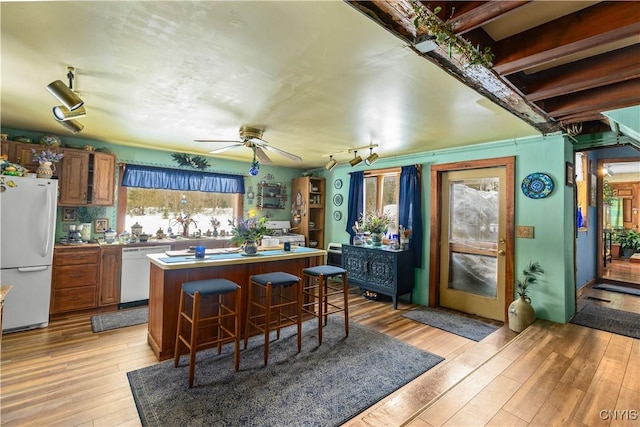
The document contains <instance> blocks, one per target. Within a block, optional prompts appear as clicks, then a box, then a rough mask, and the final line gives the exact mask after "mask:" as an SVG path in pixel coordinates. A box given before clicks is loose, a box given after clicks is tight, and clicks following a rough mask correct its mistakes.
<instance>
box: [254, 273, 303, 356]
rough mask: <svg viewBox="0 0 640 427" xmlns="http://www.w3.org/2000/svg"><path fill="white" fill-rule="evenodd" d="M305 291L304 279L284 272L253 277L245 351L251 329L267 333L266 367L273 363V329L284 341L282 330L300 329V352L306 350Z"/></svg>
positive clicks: (265, 339) (265, 343)
mask: <svg viewBox="0 0 640 427" xmlns="http://www.w3.org/2000/svg"><path fill="white" fill-rule="evenodd" d="M301 296H302V288H301V286H300V278H299V277H298V276H294V275H293V274H289V273H284V272H274V273H264V274H255V275H253V276H251V277H250V278H249V293H248V295H247V322H246V327H245V331H244V333H245V335H244V348H247V343H248V342H249V334H250V332H251V328H252V327H253V328H254V329H257V330H259V331H260V332H262V333H263V334H264V365H265V366H266V365H267V361H268V360H269V338H270V334H271V331H272V330H275V331H276V339H280V329H282V328H284V327H286V326H291V325H297V326H298V353H299V352H300V350H301V349H302V304H301V302H302V301H301V299H300V298H301Z"/></svg>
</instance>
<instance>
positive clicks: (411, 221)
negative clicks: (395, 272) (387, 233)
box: [398, 165, 424, 268]
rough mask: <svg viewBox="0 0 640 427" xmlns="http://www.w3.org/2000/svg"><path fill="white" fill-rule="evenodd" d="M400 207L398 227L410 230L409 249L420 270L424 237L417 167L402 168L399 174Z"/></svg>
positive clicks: (418, 170)
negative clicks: (410, 248)
mask: <svg viewBox="0 0 640 427" xmlns="http://www.w3.org/2000/svg"><path fill="white" fill-rule="evenodd" d="M399 203H400V206H399V207H398V225H403V226H404V228H406V229H411V237H410V240H411V247H412V248H413V255H414V258H415V266H416V267H418V268H422V254H423V252H424V249H423V247H422V246H423V240H424V236H423V233H422V197H421V192H420V169H419V166H415V165H412V166H403V167H402V172H401V173H400V200H399Z"/></svg>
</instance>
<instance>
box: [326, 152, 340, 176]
mask: <svg viewBox="0 0 640 427" xmlns="http://www.w3.org/2000/svg"><path fill="white" fill-rule="evenodd" d="M337 165H338V162H336V161H335V160H334V158H333V155H331V156H329V163H327V164H326V165H325V166H324V167H325V169H326V170H328V171H329V172H331V171H332V170H333V168H335V167H336V166H337Z"/></svg>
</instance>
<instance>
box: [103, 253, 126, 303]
mask: <svg viewBox="0 0 640 427" xmlns="http://www.w3.org/2000/svg"><path fill="white" fill-rule="evenodd" d="M100 252H101V258H100V279H99V285H98V290H99V291H98V293H99V299H98V304H99V305H100V306H103V305H112V304H118V303H119V302H120V270H121V269H122V252H121V250H120V248H119V247H110V248H101V249H100Z"/></svg>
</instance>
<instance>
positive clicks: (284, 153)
mask: <svg viewBox="0 0 640 427" xmlns="http://www.w3.org/2000/svg"><path fill="white" fill-rule="evenodd" d="M262 148H266V149H267V150H269V151H273V152H276V153H278V154H280V155H282V156H285V157H288V158H290V159H291V160H296V161H298V162H301V161H302V157H299V156H296V155H295V154H291V153H287V152H286V151H283V150H281V149H279V148H276V147H273V146H271V145H263V146H262Z"/></svg>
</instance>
